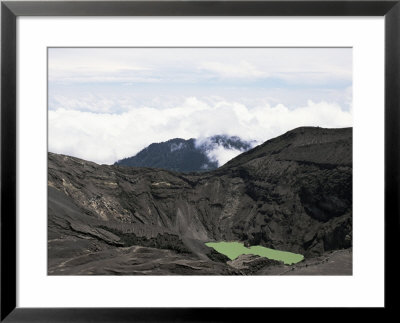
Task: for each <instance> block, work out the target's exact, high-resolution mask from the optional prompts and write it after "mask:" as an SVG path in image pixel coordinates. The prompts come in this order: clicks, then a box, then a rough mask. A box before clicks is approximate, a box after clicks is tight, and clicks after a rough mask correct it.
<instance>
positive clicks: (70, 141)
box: [49, 97, 352, 164]
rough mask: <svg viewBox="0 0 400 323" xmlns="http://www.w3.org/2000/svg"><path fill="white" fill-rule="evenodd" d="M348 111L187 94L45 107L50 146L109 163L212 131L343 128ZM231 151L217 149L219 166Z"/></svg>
mask: <svg viewBox="0 0 400 323" xmlns="http://www.w3.org/2000/svg"><path fill="white" fill-rule="evenodd" d="M351 125H352V115H351V111H344V110H343V109H342V108H341V107H340V106H339V105H337V104H334V103H327V102H324V101H321V102H318V103H315V102H312V101H309V102H308V104H307V105H305V106H301V107H298V108H296V109H289V108H288V107H286V106H284V105H282V104H278V105H275V106H270V105H268V104H264V105H259V106H254V107H251V106H246V105H244V104H242V103H238V102H233V101H228V100H224V99H219V100H218V101H217V100H215V99H214V100H209V101H207V102H206V101H203V100H199V99H197V98H195V97H189V98H187V99H186V100H184V101H183V102H182V103H181V104H178V105H176V106H174V107H166V108H163V109H156V108H150V107H137V108H132V109H130V110H129V111H127V112H124V113H121V114H112V113H106V112H104V113H93V112H82V111H76V110H68V109H65V108H63V107H61V106H60V107H58V108H56V109H54V110H50V111H49V150H50V151H51V152H55V153H63V154H68V155H72V156H75V157H79V158H83V159H86V160H90V161H94V162H97V163H106V164H111V163H114V162H115V161H117V160H119V159H122V158H124V157H128V156H133V155H135V154H136V153H137V152H138V151H139V150H141V149H143V148H144V147H146V146H148V145H149V144H151V143H153V142H161V141H166V140H169V139H171V138H177V137H180V138H184V139H189V138H200V137H208V136H213V135H216V134H226V135H230V136H234V135H236V136H239V137H240V138H242V139H244V140H256V141H257V142H258V143H262V142H264V141H266V140H268V139H271V138H273V137H276V136H278V135H281V134H283V133H284V132H286V131H288V130H291V129H293V128H296V127H299V126H320V127H333V128H336V127H347V126H351ZM236 153H237V152H235V151H234V150H221V151H220V150H216V151H214V152H213V154H214V155H213V156H214V157H215V159H216V160H218V161H219V162H220V164H223V163H225V162H226V161H227V160H229V159H230V158H231V157H233V155H234V154H236Z"/></svg>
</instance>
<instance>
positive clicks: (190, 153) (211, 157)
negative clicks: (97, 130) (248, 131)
mask: <svg viewBox="0 0 400 323" xmlns="http://www.w3.org/2000/svg"><path fill="white" fill-rule="evenodd" d="M253 146H254V142H253V141H245V140H242V139H240V138H239V137H237V136H228V135H224V134H220V135H214V136H211V137H205V138H199V139H194V138H190V139H182V138H173V139H170V140H168V141H165V142H159V143H152V144H151V145H149V146H148V147H146V148H144V149H143V150H141V151H140V152H138V153H137V154H136V155H135V156H132V157H128V158H124V159H122V160H119V161H117V162H116V163H115V165H120V166H134V167H151V168H162V169H167V170H171V171H176V172H204V171H210V170H214V169H216V168H218V167H219V166H221V165H222V164H224V163H225V162H226V161H227V160H229V159H231V158H233V157H235V156H237V155H238V154H240V153H242V152H245V151H247V150H249V149H251V148H252V147H253Z"/></svg>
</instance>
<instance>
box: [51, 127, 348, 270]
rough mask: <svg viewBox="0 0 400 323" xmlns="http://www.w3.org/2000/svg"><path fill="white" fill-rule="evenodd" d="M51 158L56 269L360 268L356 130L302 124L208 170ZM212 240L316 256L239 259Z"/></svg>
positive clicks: (244, 256) (53, 260)
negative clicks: (355, 264)
mask: <svg viewBox="0 0 400 323" xmlns="http://www.w3.org/2000/svg"><path fill="white" fill-rule="evenodd" d="M48 157H49V160H48V187H49V188H48V273H49V274H50V275H70V274H72V275H75V274H78V275H92V274H103V275H104V274H107V275H135V274H140V275H144V274H151V275H164V274H168V275H176V274H178V275H181V274H185V275H186V274H188V275H215V274H222V275H242V274H264V275H266V274H273V275H279V274H313V275H315V274H329V275H332V274H333V275H335V274H337V275H343V274H351V273H352V268H351V247H352V129H351V128H343V129H323V128H312V127H302V128H297V129H294V130H292V131H289V132H287V133H286V134H284V135H282V136H279V137H277V138H275V139H272V140H269V141H267V142H265V143H264V144H262V145H260V146H257V147H255V148H254V149H251V150H249V151H247V152H245V153H243V154H241V155H239V156H237V157H236V158H234V159H232V160H231V161H230V162H228V163H227V164H225V165H224V166H222V167H220V168H218V169H216V170H213V171H210V172H205V173H188V174H184V173H178V172H172V171H167V170H162V169H154V168H139V167H127V166H116V165H114V166H108V165H97V164H95V163H92V162H88V161H84V160H81V159H78V158H74V157H69V156H64V155H56V154H52V153H49V156H48ZM209 241H243V242H245V243H246V244H247V245H262V246H265V247H269V248H273V249H279V250H285V251H291V252H295V253H300V254H303V255H304V256H305V259H304V260H303V261H302V262H300V263H298V264H296V265H292V266H285V265H283V264H282V263H280V262H277V261H271V260H268V259H266V258H260V257H256V256H251V255H243V256H240V257H239V258H237V259H235V260H233V261H230V260H229V259H228V258H227V257H225V256H224V255H221V254H219V253H217V252H216V251H214V250H213V249H212V248H209V247H207V246H205V244H204V243H205V242H209ZM342 249H343V250H342ZM344 249H346V250H344ZM326 259H330V261H328V260H326ZM332 259H334V260H332ZM306 265H307V266H306ZM292 268H294V269H292ZM296 268H297V269H296Z"/></svg>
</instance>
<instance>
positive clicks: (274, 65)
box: [48, 48, 353, 165]
mask: <svg viewBox="0 0 400 323" xmlns="http://www.w3.org/2000/svg"><path fill="white" fill-rule="evenodd" d="M352 110H353V109H352V49H351V48H49V49H48V127H49V129H48V130H49V137H48V147H49V151H51V152H54V153H61V154H66V155H71V156H75V157H79V158H82V159H85V160H90V161H94V162H96V163H99V164H113V163H114V162H115V161H117V160H120V159H122V158H125V157H130V156H133V155H135V154H136V153H137V152H139V151H140V150H141V149H143V148H145V147H147V146H148V145H149V144H151V143H154V142H162V141H167V140H169V139H172V138H184V139H189V138H197V139H199V140H204V138H206V137H209V136H213V135H217V134H226V135H231V136H239V137H240V138H242V139H244V140H254V142H255V143H257V144H261V143H263V142H265V141H266V140H269V139H271V138H274V137H276V136H279V135H281V134H283V133H285V132H286V131H289V130H291V129H293V128H296V127H300V126H320V127H327V128H340V127H349V126H352ZM211 153H212V152H211ZM239 153H240V152H239V151H219V152H218V154H216V153H215V152H214V158H217V160H219V161H220V165H222V164H223V163H225V162H226V161H227V159H229V158H232V157H234V156H235V155H237V154H239ZM215 156H216V157H215ZM228 156H229V158H228Z"/></svg>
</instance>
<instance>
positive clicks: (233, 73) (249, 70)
mask: <svg viewBox="0 0 400 323" xmlns="http://www.w3.org/2000/svg"><path fill="white" fill-rule="evenodd" d="M199 68H200V69H201V70H206V71H209V72H212V73H215V74H216V75H217V76H219V77H221V78H233V79H237V78H244V79H253V78H260V77H267V76H268V74H267V73H266V72H262V71H260V70H259V69H257V68H256V67H255V66H254V65H253V64H250V63H249V62H247V61H244V60H242V61H240V62H238V63H235V64H228V63H223V62H205V63H202V64H201V65H200V67H199Z"/></svg>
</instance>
